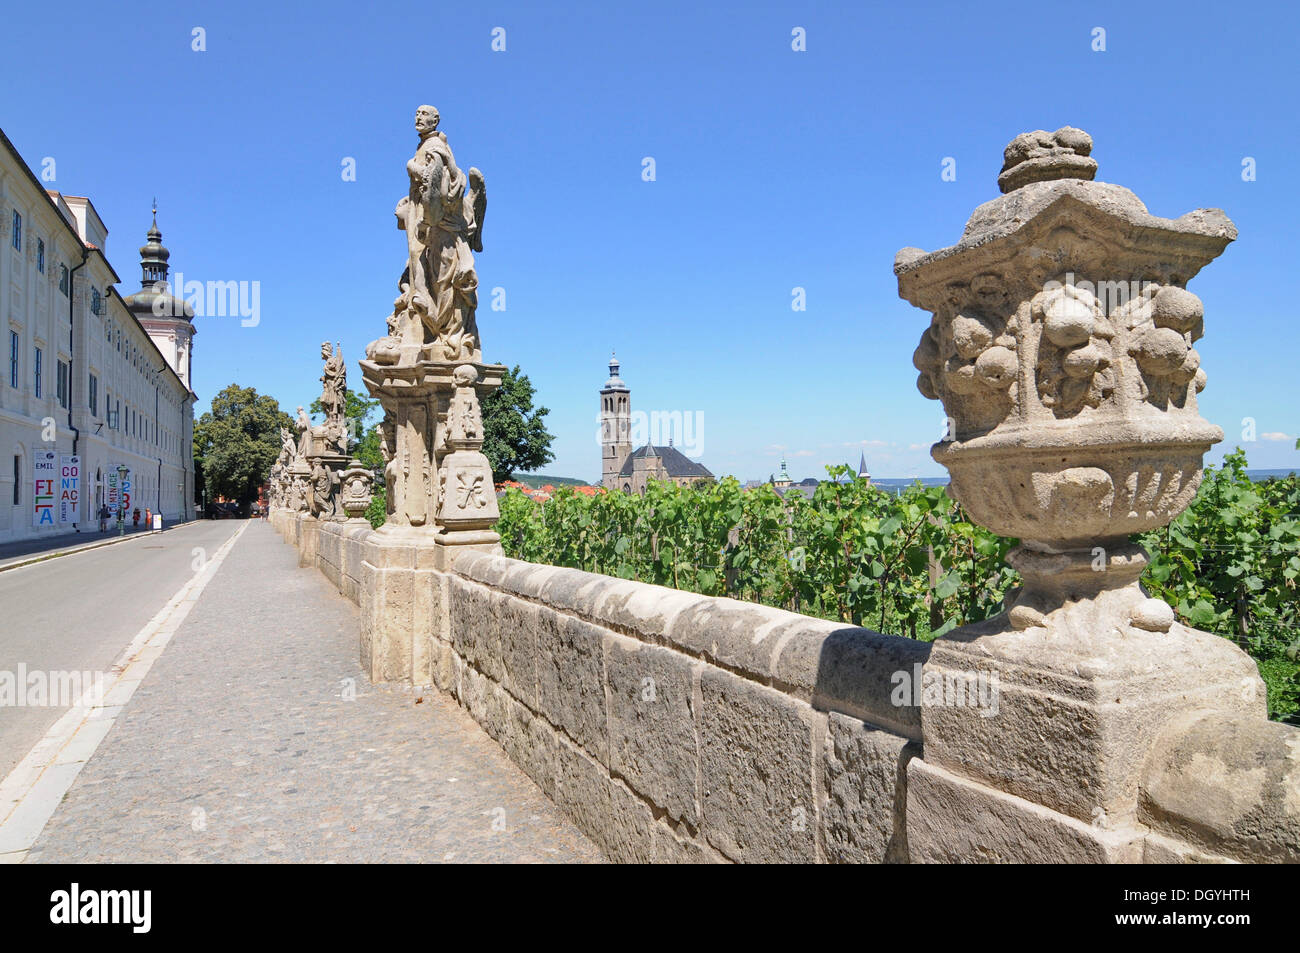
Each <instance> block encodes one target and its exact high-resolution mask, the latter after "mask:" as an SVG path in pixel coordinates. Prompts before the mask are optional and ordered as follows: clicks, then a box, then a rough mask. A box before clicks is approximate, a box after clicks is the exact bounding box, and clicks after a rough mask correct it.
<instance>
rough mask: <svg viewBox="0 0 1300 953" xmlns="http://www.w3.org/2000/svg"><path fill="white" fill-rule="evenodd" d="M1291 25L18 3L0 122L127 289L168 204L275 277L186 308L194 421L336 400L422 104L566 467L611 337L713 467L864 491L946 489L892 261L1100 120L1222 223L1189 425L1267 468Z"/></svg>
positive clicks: (166, 218) (494, 316) (220, 274)
mask: <svg viewBox="0 0 1300 953" xmlns="http://www.w3.org/2000/svg"><path fill="white" fill-rule="evenodd" d="M128 11H129V12H128ZM1098 26H1100V27H1103V28H1104V29H1105V30H1106V47H1107V49H1106V51H1105V52H1093V50H1092V49H1091V44H1092V30H1093V28H1094V27H1098ZM194 27H202V28H204V29H205V30H206V44H207V50H206V52H194V51H192V50H191V30H192V29H193V28H194ZM494 27H503V28H504V29H505V31H506V51H505V52H493V50H492V49H491V43H492V30H493V28H494ZM795 27H803V28H804V29H805V30H806V35H807V51H806V52H794V51H792V50H791V31H792V29H793V28H795ZM1298 34H1300V15H1297V12H1296V8H1295V7H1294V6H1292V5H1289V4H1270V3H1262V4H1222V3H1213V4H1211V3H1205V4H1199V3H1162V4H1141V5H1137V4H1131V3H1097V4H1088V5H1079V4H1060V3H1043V2H1039V3H1023V4H999V5H998V6H997V8H996V10H994V9H993V8H992V7H988V8H986V7H985V6H984V5H981V4H973V3H951V4H935V3H885V4H874V3H872V4H859V3H853V4H850V3H844V4H821V3H766V2H744V3H735V4H727V5H717V4H712V5H704V6H703V7H702V6H701V5H697V4H695V3H668V2H655V3H639V4H631V3H612V2H570V3H564V4H552V3H541V2H527V3H496V4H493V3H485V4H476V3H455V4H430V3H418V4H416V3H410V4H401V5H394V4H382V5H378V6H373V5H369V4H357V3H336V2H315V3H310V4H307V3H301V4H298V3H295V4H286V3H256V4H254V3H245V2H228V3H221V4H215V3H214V4H198V5H193V4H184V3H176V4H151V5H146V6H139V5H132V6H130V7H129V8H126V7H124V8H121V9H110V7H109V6H108V5H106V4H103V3H69V4H63V5H61V6H60V16H59V18H58V19H57V20H56V19H54V18H53V17H51V16H50V15H49V14H48V12H47V10H46V8H45V7H42V6H41V5H39V4H18V5H12V4H11V5H10V6H9V7H8V8H7V9H6V12H5V23H4V26H3V32H2V33H0V49H2V50H3V54H4V60H3V61H4V63H5V74H6V77H7V79H6V82H5V84H4V91H3V94H0V95H2V96H3V99H2V100H0V103H2V104H3V109H2V110H0V125H2V126H3V128H4V129H5V131H6V132H7V133H8V135H9V137H10V138H11V139H12V140H13V141H14V143H15V144H16V145H17V146H18V148H19V150H20V151H21V152H22V153H23V155H24V157H25V158H26V159H27V160H28V161H29V163H31V164H34V165H35V164H38V163H39V162H40V160H41V159H42V157H44V156H52V157H54V158H55V159H56V160H57V172H58V178H57V181H56V182H55V183H54V184H53V186H54V187H56V188H58V189H61V190H63V191H66V192H70V193H73V194H85V195H89V196H90V197H91V199H92V200H93V201H94V203H95V205H96V207H97V208H98V209H99V211H100V213H101V214H102V216H103V217H104V219H105V221H106V223H107V224H108V227H109V229H110V237H109V242H108V254H109V258H110V260H111V261H112V262H113V263H114V266H115V267H116V268H117V271H118V273H119V274H120V275H122V276H123V283H122V285H121V286H120V288H121V290H122V291H123V292H124V293H130V292H131V291H133V290H135V288H136V287H138V281H139V269H138V267H137V265H136V258H137V254H136V251H135V249H136V247H137V246H138V245H139V244H140V243H141V242H142V241H143V238H144V232H145V230H146V229H147V227H148V224H149V202H150V199H151V198H152V197H153V196H155V195H156V196H157V198H158V203H159V213H158V221H159V226H160V227H161V229H162V231H163V234H164V241H165V242H166V244H167V245H168V246H169V247H170V248H171V250H172V262H173V265H174V267H176V268H179V269H180V270H181V271H183V272H184V274H185V276H186V278H189V279H200V280H223V281H224V280H235V281H259V282H260V283H261V311H262V317H261V323H260V324H259V325H258V326H257V327H241V326H240V322H239V320H238V319H237V318H206V319H200V322H199V335H198V338H197V339H196V349H195V373H194V387H195V390H196V392H197V393H198V395H199V398H200V410H202V409H204V408H205V407H206V404H207V401H208V400H209V399H210V398H211V397H212V395H213V394H214V393H215V392H216V391H218V390H219V389H220V388H221V387H223V386H225V385H226V384H229V383H231V382H232V381H236V382H238V383H240V384H243V385H251V386H254V387H256V388H257V389H258V390H259V391H262V392H267V393H271V394H273V395H274V396H275V397H276V398H277V399H278V400H279V401H280V402H281V404H282V405H283V406H284V408H285V409H286V410H288V411H290V412H292V409H293V407H294V406H296V405H297V404H298V403H300V402H301V403H306V402H307V401H309V400H311V399H312V398H313V397H315V396H316V395H317V394H318V393H319V385H318V382H317V378H318V377H319V375H320V360H319V344H320V342H321V341H322V340H324V339H326V338H329V339H331V340H339V341H342V343H343V348H344V352H345V355H346V357H347V358H348V360H349V365H350V366H349V376H350V378H351V380H352V382H353V383H354V384H355V385H356V386H358V387H359V386H360V380H359V377H360V374H359V371H358V370H357V369H356V364H355V362H356V360H357V359H358V358H360V357H361V356H362V353H363V350H364V347H365V344H366V342H367V341H370V340H371V339H373V338H375V337H378V336H379V335H381V334H382V333H383V332H384V316H385V314H386V313H388V312H389V311H390V309H391V303H392V299H393V297H394V293H395V283H396V278H397V276H398V274H399V273H400V271H401V269H402V267H403V263H404V256H405V245H404V242H403V236H402V234H401V233H400V232H399V231H397V229H396V227H395V224H394V219H393V215H392V207H393V205H394V204H395V202H396V201H397V199H398V198H399V197H400V196H401V195H402V194H403V192H404V190H405V188H406V185H405V178H404V170H403V164H404V162H405V161H406V159H407V158H409V156H410V155H411V153H412V151H413V147H414V144H415V138H414V133H413V131H412V128H411V120H412V115H413V112H414V109H415V107H416V106H417V105H419V104H421V103H424V102H429V103H432V104H434V105H436V106H437V107H438V108H439V109H440V110H441V113H442V129H443V131H445V132H446V133H447V135H448V137H449V141H450V143H451V145H452V147H453V149H454V150H455V153H456V157H457V159H458V161H459V162H460V164H461V165H462V167H468V166H470V165H476V166H478V167H479V168H480V169H482V170H483V172H484V175H485V177H486V180H487V185H488V193H489V196H490V200H489V209H488V213H487V219H486V227H485V231H484V243H485V247H486V250H485V251H484V253H483V254H481V255H479V256H478V272H479V282H480V288H481V289H483V292H484V293H483V295H482V298H483V300H482V302H481V304H480V310H479V326H480V329H481V333H482V337H483V340H484V350H485V355H486V357H487V358H488V359H489V360H492V361H498V362H501V363H507V364H516V363H517V364H520V365H522V367H523V369H524V370H525V371H526V372H527V373H528V375H529V376H530V377H531V378H532V380H533V382H534V384H535V385H536V386H537V389H538V392H539V397H540V400H541V401H542V402H543V403H545V404H546V405H547V406H548V407H550V408H551V414H550V417H549V418H548V420H549V426H550V429H551V430H552V431H553V432H554V433H555V434H556V438H557V439H556V441H555V445H554V450H555V453H556V461H555V462H554V463H553V464H551V465H550V466H549V467H547V468H546V471H547V472H549V473H551V474H557V475H569V476H577V477H582V478H586V479H596V478H598V477H599V473H600V468H599V448H598V446H597V445H596V442H595V440H596V438H595V431H596V427H595V415H596V412H597V408H598V404H597V394H596V392H597V389H598V388H599V387H600V385H601V384H602V383H603V381H604V379H605V377H606V373H607V372H606V367H605V365H606V362H607V360H608V358H609V353H610V350H611V348H617V350H618V355H619V357H620V359H621V360H622V361H623V372H624V375H623V376H624V378H625V379H626V380H627V382H628V383H629V385H630V386H631V387H632V398H633V407H634V409H641V410H646V411H649V410H681V411H685V412H699V413H701V414H702V415H703V421H704V433H703V451H704V452H703V456H702V457H701V459H702V461H703V462H704V463H705V464H706V465H707V466H709V467H710V468H711V469H712V470H713V471H714V472H715V473H719V474H722V473H734V474H736V475H737V476H740V477H741V478H766V477H767V476H768V475H769V474H770V473H772V472H773V471H775V470H776V469H777V468H778V467H779V465H780V456H781V454H782V453H784V454H785V455H786V456H787V457H788V460H789V464H790V469H791V472H792V474H793V475H794V476H795V478H796V479H798V478H800V477H802V476H806V475H817V476H820V475H822V469H821V467H822V464H823V463H825V462H844V461H849V462H853V463H856V461H857V458H858V452H859V448H862V447H865V449H866V454H867V462H868V466H869V467H870V468H871V470H872V472H873V473H874V474H876V475H877V476H893V477H906V476H912V475H938V474H941V473H942V470H941V468H939V466H938V465H937V464H935V463H933V462H932V461H931V460H930V458H929V454H928V452H927V448H928V446H929V444H930V443H931V442H932V441H933V440H935V439H937V436H938V431H939V429H940V425H939V421H940V417H941V412H940V408H939V405H938V404H937V403H934V402H931V401H927V400H925V399H924V398H922V397H921V395H920V394H919V393H917V391H916V388H915V384H914V380H915V371H914V370H913V369H912V366H911V354H912V350H913V348H914V346H915V344H916V341H917V339H918V337H919V335H920V334H921V332H922V330H923V329H924V328H925V326H926V322H927V320H928V315H926V314H924V313H923V312H921V311H919V310H917V309H915V308H913V307H911V306H910V305H908V304H906V303H905V302H903V301H901V300H900V299H899V298H898V294H897V286H896V283H895V281H894V278H893V274H892V264H893V259H894V253H895V252H896V251H897V250H898V249H899V248H901V247H903V246H908V245H915V246H919V247H921V248H925V249H927V250H929V249H935V248H939V247H942V246H945V245H950V244H952V243H953V242H955V241H956V240H957V238H958V236H959V235H960V233H961V230H962V227H963V225H964V223H965V221H966V219H967V217H968V216H969V214H970V212H971V211H972V210H973V209H974V208H975V206H977V205H978V204H980V203H981V202H984V201H986V200H988V199H990V198H993V197H994V196H995V195H996V194H997V186H996V182H995V179H996V176H997V173H998V170H999V167H1000V165H1001V159H1002V149H1003V147H1004V146H1005V144H1006V143H1007V141H1008V140H1010V139H1011V138H1012V137H1013V136H1014V135H1015V134H1017V133H1019V132H1022V131H1025V130H1030V129H1039V128H1041V129H1048V130H1052V129H1055V128H1057V127H1059V126H1062V125H1066V124H1069V125H1075V126H1079V127H1081V128H1083V129H1086V130H1087V131H1088V132H1090V133H1091V134H1092V136H1093V138H1094V141H1095V143H1096V145H1095V148H1094V152H1093V155H1094V157H1095V158H1096V159H1097V160H1098V161H1099V163H1100V170H1099V173H1098V179H1100V180H1104V181H1108V182H1116V183H1119V184H1122V185H1125V186H1127V187H1129V188H1131V189H1133V190H1134V191H1135V192H1136V193H1137V194H1138V195H1139V196H1140V197H1141V198H1142V199H1143V200H1144V201H1145V202H1146V204H1147V207H1148V208H1149V209H1150V210H1151V212H1152V213H1153V214H1156V215H1162V216H1168V217H1177V216H1179V215H1181V214H1183V213H1184V212H1187V211H1189V210H1191V209H1193V208H1197V207H1204V206H1218V207H1221V208H1223V209H1225V210H1226V211H1227V212H1228V214H1229V215H1230V216H1231V218H1232V219H1233V220H1234V221H1235V222H1236V224H1237V226H1238V228H1239V229H1240V233H1241V237H1240V238H1239V240H1238V241H1237V242H1236V243H1235V244H1233V245H1231V246H1229V248H1228V250H1227V252H1226V253H1225V254H1224V255H1223V256H1222V257H1221V258H1220V259H1219V260H1218V261H1217V262H1215V263H1213V264H1211V265H1210V266H1209V267H1208V268H1207V269H1206V270H1205V271H1204V272H1202V274H1201V276H1200V277H1198V278H1196V279H1195V280H1194V281H1193V282H1192V284H1191V289H1192V290H1193V291H1195V292H1196V293H1197V294H1199V295H1200V296H1201V297H1202V298H1203V299H1204V301H1205V304H1206V326H1207V336H1206V338H1205V339H1204V340H1202V341H1201V343H1200V344H1199V345H1198V349H1199V350H1200V351H1201V353H1202V357H1203V366H1204V367H1205V368H1206V369H1207V371H1208V373H1209V386H1208V388H1207V389H1206V391H1205V393H1204V394H1203V395H1202V404H1201V406H1202V412H1203V413H1204V414H1205V416H1207V417H1208V418H1209V419H1211V420H1213V421H1214V422H1215V423H1217V424H1219V425H1220V426H1221V427H1223V429H1224V430H1225V432H1227V434H1228V440H1227V441H1225V446H1226V447H1227V448H1228V449H1231V446H1232V445H1235V444H1236V443H1239V442H1240V439H1239V437H1240V434H1241V430H1242V425H1241V420H1242V418H1244V417H1252V418H1254V419H1255V421H1256V432H1257V436H1258V437H1259V439H1258V440H1257V441H1256V442H1254V443H1250V444H1246V449H1247V450H1248V452H1249V454H1250V461H1251V465H1252V466H1254V467H1260V468H1263V467H1284V466H1285V467H1290V466H1296V465H1298V464H1300V453H1298V452H1297V451H1296V450H1294V449H1293V448H1294V445H1295V437H1296V433H1297V431H1298V430H1300V409H1298V405H1300V401H1297V397H1298V396H1300V369H1297V360H1298V359H1300V347H1297V345H1298V344H1300V329H1298V327H1297V309H1296V305H1295V302H1294V301H1293V300H1292V296H1291V294H1290V293H1289V292H1288V291H1287V288H1288V287H1289V286H1288V285H1287V284H1286V281H1287V280H1288V279H1289V277H1290V276H1291V275H1293V274H1294V273H1295V271H1296V263H1297V261H1296V260H1297V243H1296V228H1297V220H1298V218H1300V216H1298V214H1297V213H1300V208H1298V206H1300V201H1298V200H1297V194H1298V192H1297V183H1298V182H1300V141H1298V140H1300V135H1298V134H1297V119H1296V103H1297V100H1300V95H1298V94H1300V89H1298V86H1300V83H1298V82H1297V76H1298V75H1300V69H1298V68H1297V65H1296V37H1297V35H1298ZM646 156H652V157H653V158H654V159H655V162H656V173H657V180H656V181H654V182H645V181H642V176H641V171H642V159H643V157H646ZM948 156H951V157H953V158H955V159H956V160H957V180H956V181H955V182H944V181H942V180H941V178H940V171H941V163H942V161H943V159H944V157H948ZM1245 156H1252V157H1254V158H1255V160H1256V163H1257V170H1258V171H1257V180H1256V181H1254V182H1243V181H1242V178H1241V163H1242V159H1243V157H1245ZM345 157H353V158H355V160H356V167H357V181H355V182H345V181H343V178H342V176H341V174H340V173H341V163H342V161H343V159H344V158H345ZM795 286H800V287H803V288H805V289H806V294H807V311H806V312H803V313H796V312H793V311H792V310H791V289H792V288H793V287H795ZM495 287H501V288H504V289H505V291H506V304H507V310H505V311H504V312H495V311H492V310H490V309H489V308H488V307H487V298H488V293H489V292H490V289H492V288H495ZM1266 434H1268V435H1272V437H1273V438H1274V439H1264V435H1266ZM1282 435H1285V438H1286V439H1282ZM1221 449H1223V447H1220V448H1218V449H1216V452H1215V453H1214V454H1212V459H1214V460H1217V459H1218V457H1219V455H1220V454H1219V452H1218V450H1221Z"/></svg>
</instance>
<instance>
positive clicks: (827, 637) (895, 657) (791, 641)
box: [772, 616, 930, 741]
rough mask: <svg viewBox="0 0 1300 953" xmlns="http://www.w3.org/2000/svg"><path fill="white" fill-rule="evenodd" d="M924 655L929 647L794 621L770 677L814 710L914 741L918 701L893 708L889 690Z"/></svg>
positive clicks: (857, 630)
mask: <svg viewBox="0 0 1300 953" xmlns="http://www.w3.org/2000/svg"><path fill="white" fill-rule="evenodd" d="M929 656H930V644H929V643H928V642H918V641H916V640H915V639H904V638H900V637H899V636H896V635H882V634H881V633H879V632H873V631H871V630H870V629H861V628H855V627H853V626H846V625H842V624H838V623H835V622H827V621H825V620H822V619H808V618H805V617H802V616H799V617H796V621H794V622H792V623H788V624H787V625H785V626H783V627H782V631H781V633H780V641H779V643H778V645H777V649H776V659H775V661H774V662H773V663H772V675H773V678H774V679H775V681H776V683H777V684H780V685H784V686H788V687H789V689H790V691H791V693H792V694H794V695H796V696H797V697H800V698H804V699H806V700H808V701H810V702H811V703H812V706H813V707H814V708H817V709H820V710H823V711H838V712H842V713H844V714H846V715H850V716H852V717H854V718H858V719H860V720H862V721H869V722H871V723H872V724H873V725H878V726H880V727H882V728H888V729H889V730H890V731H894V732H897V733H898V734H901V735H905V736H906V737H908V738H911V739H912V740H914V741H919V740H920V739H921V705H920V701H919V699H915V700H913V699H908V700H907V701H909V702H911V703H910V704H903V705H900V704H896V703H895V702H896V701H897V700H898V699H896V697H895V694H894V691H893V688H894V686H895V684H896V683H897V681H896V679H897V676H899V675H900V673H901V674H902V675H903V677H906V678H910V677H911V674H912V672H913V670H914V668H915V666H917V665H921V664H923V663H924V662H925V661H926V659H928V658H929Z"/></svg>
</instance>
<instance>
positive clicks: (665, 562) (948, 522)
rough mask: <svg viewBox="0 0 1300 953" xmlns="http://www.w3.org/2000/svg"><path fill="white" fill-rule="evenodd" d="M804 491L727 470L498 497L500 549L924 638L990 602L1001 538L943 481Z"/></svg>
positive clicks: (973, 616)
mask: <svg viewBox="0 0 1300 953" xmlns="http://www.w3.org/2000/svg"><path fill="white" fill-rule="evenodd" d="M829 472H830V474H831V477H832V479H831V480H828V481H826V482H824V483H822V484H821V485H820V486H819V487H818V488H817V491H816V493H815V495H814V496H813V498H812V499H811V500H806V499H803V498H802V497H799V496H795V495H792V496H791V497H790V498H789V499H782V498H781V497H780V496H779V495H778V494H777V493H776V491H775V490H773V489H772V488H771V487H770V486H763V487H759V488H757V489H754V490H749V491H745V490H742V489H741V487H740V484H739V483H738V482H737V481H736V480H735V479H733V478H730V477H728V478H726V479H723V480H720V481H718V482H715V483H708V484H702V485H697V486H693V487H680V486H676V485H674V484H672V483H667V482H657V481H652V482H651V483H650V485H649V486H648V487H647V490H646V494H645V496H643V497H642V496H630V495H627V494H623V493H596V494H594V495H592V494H587V493H582V492H578V491H575V490H573V489H571V488H566V487H559V488H557V489H556V490H555V492H554V494H553V496H552V497H551V499H550V500H549V501H548V502H546V503H545V504H542V505H539V504H537V503H535V502H534V501H533V500H532V499H530V498H529V497H527V496H526V495H524V494H523V493H521V492H520V491H519V490H517V489H511V490H509V491H508V492H507V493H506V494H505V495H504V496H503V497H502V498H501V519H500V521H499V522H498V523H497V529H498V531H499V532H500V533H501V536H502V541H503V545H504V547H505V549H506V552H507V553H509V554H510V555H512V556H516V557H518V558H520V559H527V560H531V561H534V562H546V563H552V564H555V565H560V566H573V567H577V568H581V569H587V570H590V571H592V572H600V573H606V574H608V575H612V576H621V577H623V578H625V579H639V580H642V581H645V582H652V583H656V584H658V585H664V586H672V587H674V588H678V589H688V590H691V591H693V592H700V593H704V594H706V595H716V596H731V597H733V598H737V599H747V600H750V601H753V602H762V603H766V604H768V605H773V606H780V607H783V608H787V609H791V610H793V611H796V612H804V613H808V614H811V615H816V616H821V617H823V618H827V619H834V620H837V621H842V622H847V623H852V624H854V625H870V626H873V627H875V628H878V629H881V630H884V631H901V632H905V633H907V634H908V635H911V636H913V637H916V638H930V637H933V635H935V634H937V633H939V632H942V631H946V630H947V629H949V628H951V627H952V626H954V625H961V624H963V623H965V622H972V621H977V620H979V619H984V618H987V617H988V616H989V615H992V614H994V613H996V612H998V611H1000V609H1001V602H1002V595H1003V593H1004V591H1005V590H1006V588H1007V587H1008V586H1009V585H1010V583H1011V582H1012V581H1013V580H1014V578H1015V575H1014V573H1012V572H1011V570H1009V569H1006V568H1005V566H1004V565H1003V562H1002V557H1003V556H1004V555H1005V554H1006V551H1007V549H1008V548H1009V546H1010V545H1011V543H1010V541H1007V540H1002V539H999V538H998V537H996V536H994V535H993V534H991V533H989V532H987V531H986V530H984V529H981V528H980V527H977V526H975V525H974V524H973V523H971V522H970V521H969V520H967V519H966V518H965V515H964V513H963V512H962V511H961V509H960V508H959V507H957V506H956V504H954V503H953V502H952V500H950V499H949V498H948V497H947V495H946V494H945V493H944V490H943V488H942V487H929V488H926V487H922V486H920V485H919V484H918V485H916V486H913V487H911V488H909V489H908V490H907V491H906V492H905V493H904V494H903V495H902V496H900V497H894V496H891V495H890V494H888V493H885V492H883V491H881V490H879V489H876V488H875V487H872V486H869V485H868V484H867V483H866V482H865V481H862V480H858V479H856V478H855V477H853V475H852V473H851V471H850V469H849V468H848V467H832V468H829Z"/></svg>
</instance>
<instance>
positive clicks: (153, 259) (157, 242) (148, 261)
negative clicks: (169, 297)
mask: <svg viewBox="0 0 1300 953" xmlns="http://www.w3.org/2000/svg"><path fill="white" fill-rule="evenodd" d="M145 237H146V238H147V239H148V241H147V242H145V244H143V245H141V246H140V287H141V288H152V287H154V286H155V285H157V284H158V283H159V282H166V281H167V259H169V258H171V256H172V254H171V252H169V251H168V250H167V246H166V245H164V244H163V243H162V232H160V231H159V230H158V200H157V199H154V201H153V221H152V223H151V224H150V226H149V232H148V234H147V235H146V236H145Z"/></svg>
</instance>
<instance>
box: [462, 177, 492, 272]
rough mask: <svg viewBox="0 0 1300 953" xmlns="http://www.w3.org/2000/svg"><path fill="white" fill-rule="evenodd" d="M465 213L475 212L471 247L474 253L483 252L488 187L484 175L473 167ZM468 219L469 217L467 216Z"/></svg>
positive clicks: (471, 230) (470, 241)
mask: <svg viewBox="0 0 1300 953" xmlns="http://www.w3.org/2000/svg"><path fill="white" fill-rule="evenodd" d="M465 206H466V208H465V211H466V212H471V211H472V212H473V223H474V224H473V226H472V227H471V229H470V233H469V247H470V248H472V249H473V250H474V251H477V252H481V251H482V250H483V217H484V216H485V215H486V214H487V185H486V184H484V182H483V173H482V172H480V171H479V170H478V169H476V168H473V167H471V168H470V170H469V192H468V194H467V195H466V196H465ZM465 217H466V218H467V219H468V218H469V217H470V216H469V215H466V216H465Z"/></svg>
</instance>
